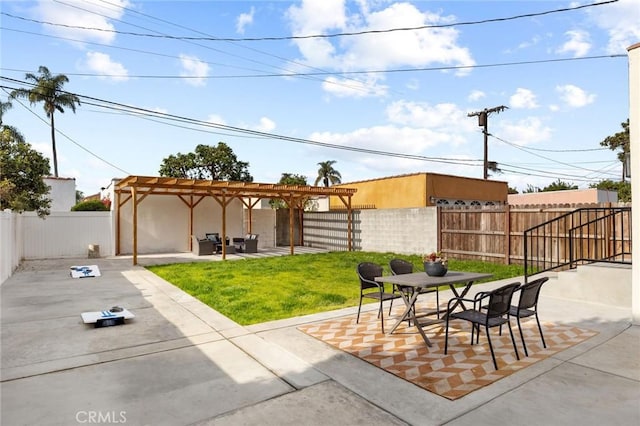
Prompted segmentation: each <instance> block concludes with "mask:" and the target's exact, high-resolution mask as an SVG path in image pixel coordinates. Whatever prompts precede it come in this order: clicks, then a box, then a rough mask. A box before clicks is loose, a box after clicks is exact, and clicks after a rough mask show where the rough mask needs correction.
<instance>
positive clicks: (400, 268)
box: [389, 259, 413, 275]
mask: <svg viewBox="0 0 640 426" xmlns="http://www.w3.org/2000/svg"><path fill="white" fill-rule="evenodd" d="M389 268H391V273H392V274H393V275H402V274H410V273H412V272H413V263H411V262H408V261H406V260H404V259H391V261H390V262H389Z"/></svg>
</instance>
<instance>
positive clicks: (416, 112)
mask: <svg viewBox="0 0 640 426" xmlns="http://www.w3.org/2000/svg"><path fill="white" fill-rule="evenodd" d="M386 114H387V118H388V120H389V121H390V122H391V123H394V124H400V125H407V126H413V127H417V128H428V129H431V130H434V131H438V132H440V131H441V132H445V133H446V132H451V133H452V134H459V133H461V132H472V131H474V130H475V121H474V120H472V119H470V118H469V117H467V113H466V112H465V111H462V110H461V109H459V108H458V107H457V106H456V105H455V104H451V103H442V104H437V105H434V106H432V105H429V104H428V103H425V102H408V101H396V102H393V103H391V104H390V105H389V106H388V107H387V110H386Z"/></svg>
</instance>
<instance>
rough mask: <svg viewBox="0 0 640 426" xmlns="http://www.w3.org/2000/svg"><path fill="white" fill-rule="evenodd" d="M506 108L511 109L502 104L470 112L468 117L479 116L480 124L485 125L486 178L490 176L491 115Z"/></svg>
mask: <svg viewBox="0 0 640 426" xmlns="http://www.w3.org/2000/svg"><path fill="white" fill-rule="evenodd" d="M505 109H509V107H506V106H504V105H500V106H497V107H494V108H485V109H483V110H482V111H476V112H470V113H469V114H467V117H476V116H477V117H478V126H481V127H484V129H483V131H482V132H483V133H484V179H485V180H486V179H487V178H488V177H489V132H488V130H487V128H488V126H489V115H491V114H493V113H494V112H495V113H500V112H502V111H504V110H505Z"/></svg>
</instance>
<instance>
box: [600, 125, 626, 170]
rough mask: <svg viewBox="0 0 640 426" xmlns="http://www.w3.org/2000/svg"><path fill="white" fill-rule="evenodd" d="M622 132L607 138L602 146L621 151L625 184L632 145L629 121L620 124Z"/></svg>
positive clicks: (620, 156)
mask: <svg viewBox="0 0 640 426" xmlns="http://www.w3.org/2000/svg"><path fill="white" fill-rule="evenodd" d="M620 125H621V126H622V131H621V132H618V133H616V134H615V135H612V136H607V137H606V138H605V139H604V140H603V141H602V142H600V145H601V146H605V147H607V148H609V149H610V150H612V151H615V150H617V149H620V150H621V151H620V152H618V160H620V161H621V162H622V181H623V182H624V179H625V176H626V174H627V173H626V172H627V161H626V159H627V155H629V147H630V145H631V136H630V133H629V119H628V118H627V121H625V122H624V123H620Z"/></svg>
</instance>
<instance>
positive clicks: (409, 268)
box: [389, 258, 440, 318]
mask: <svg viewBox="0 0 640 426" xmlns="http://www.w3.org/2000/svg"><path fill="white" fill-rule="evenodd" d="M389 268H390V269H391V273H392V274H393V275H401V274H411V273H413V263H411V262H409V261H407V260H404V259H399V258H395V259H391V261H390V262H389ZM394 287H395V286H394ZM398 290H400V291H402V289H398ZM422 293H435V294H436V315H437V317H438V318H440V294H439V292H438V288H437V287H436V288H430V289H422V290H420V294H422Z"/></svg>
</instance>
